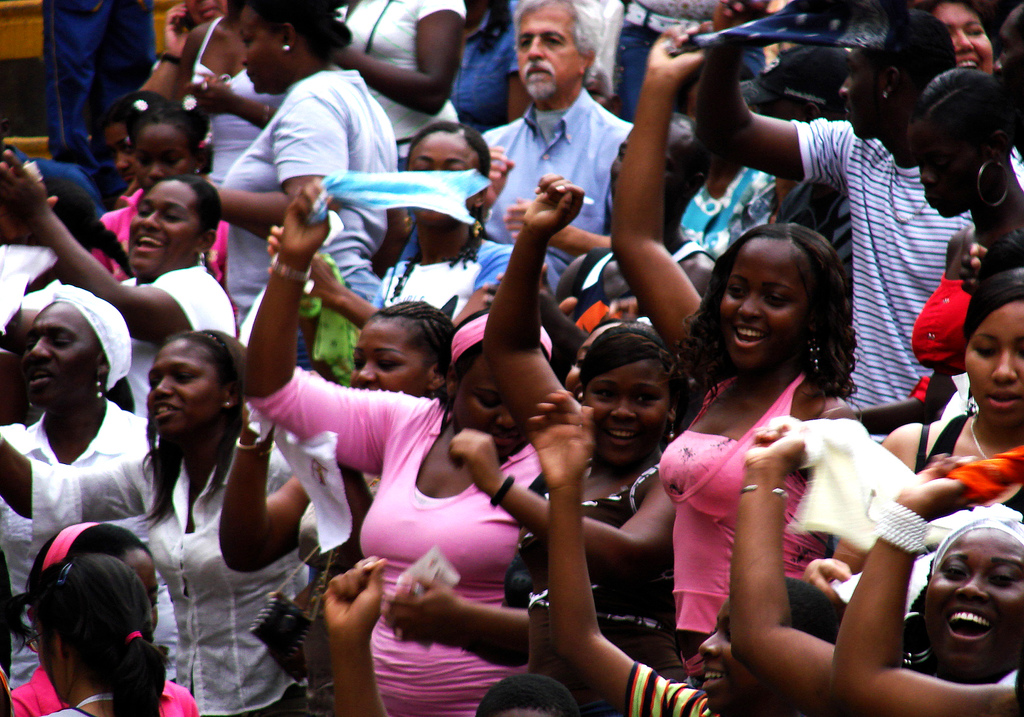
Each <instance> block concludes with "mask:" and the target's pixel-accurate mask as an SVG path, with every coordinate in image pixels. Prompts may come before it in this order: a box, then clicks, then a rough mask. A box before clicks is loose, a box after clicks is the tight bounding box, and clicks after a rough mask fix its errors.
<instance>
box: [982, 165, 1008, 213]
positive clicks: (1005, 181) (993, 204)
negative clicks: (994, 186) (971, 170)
mask: <svg viewBox="0 0 1024 717" xmlns="http://www.w3.org/2000/svg"><path fill="white" fill-rule="evenodd" d="M990 164H994V165H995V166H997V167H999V170H1000V171H1001V172H1002V173H1003V194H1002V196H1000V197H999V199H997V200H996V201H994V202H990V201H989V200H987V199H985V194H984V193H983V192H982V191H981V175H983V174H984V173H985V170H986V169H987V168H988V166H989V165H990ZM975 185H976V186H977V189H978V199H980V200H981V201H983V202H985V204H987V205H989V206H990V207H998V206H999V205H1000V204H1002V203H1003V202H1005V201H1006V195H1007V194H1009V193H1010V181H1009V180H1008V179H1007V178H1006V167H1004V166H1003V165H1001V164H1000V163H999V162H997V161H996V160H994V159H990V160H988V161H987V162H985V163H984V164H983V165H981V167H980V168H979V169H978V178H977V180H975Z"/></svg>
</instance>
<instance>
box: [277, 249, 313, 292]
mask: <svg viewBox="0 0 1024 717" xmlns="http://www.w3.org/2000/svg"><path fill="white" fill-rule="evenodd" d="M270 271H271V273H274V274H277V275H278V276H280V277H281V278H282V279H287V280H288V281H294V282H296V283H299V284H303V285H305V283H306V282H307V281H309V277H310V275H311V274H312V273H313V270H312V268H308V269H306V270H305V271H299V270H298V269H295V268H293V267H290V266H288V265H287V264H285V263H284V262H282V261H281V255H280V254H277V255H275V256H274V261H272V262H270Z"/></svg>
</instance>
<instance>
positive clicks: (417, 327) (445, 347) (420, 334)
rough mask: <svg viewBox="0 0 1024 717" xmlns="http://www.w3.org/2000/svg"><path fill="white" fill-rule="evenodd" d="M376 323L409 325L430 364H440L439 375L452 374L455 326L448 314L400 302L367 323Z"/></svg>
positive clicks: (418, 303)
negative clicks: (449, 371) (450, 372)
mask: <svg viewBox="0 0 1024 717" xmlns="http://www.w3.org/2000/svg"><path fill="white" fill-rule="evenodd" d="M373 321H402V322H403V323H405V324H407V325H408V327H409V328H410V329H411V331H410V334H409V338H410V340H412V341H413V343H414V344H415V345H416V347H417V348H420V349H423V350H424V351H425V352H426V354H427V359H428V361H431V362H434V363H436V364H437V372H438V373H439V374H441V375H442V376H444V375H445V374H446V373H448V366H449V365H450V364H451V362H452V336H454V335H455V326H454V325H453V324H452V320H451V318H449V316H448V314H446V313H444V312H443V311H441V310H440V309H438V308H437V307H435V306H431V305H430V304H428V303H427V302H425V301H399V302H397V303H395V304H392V305H391V306H385V307H384V308H383V309H380V310H379V311H377V312H376V313H375V314H374V315H373V316H371V317H370V319H369V321H367V322H366V323H367V325H369V324H370V322H373ZM364 328H365V327H364Z"/></svg>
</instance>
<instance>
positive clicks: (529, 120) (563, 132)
mask: <svg viewBox="0 0 1024 717" xmlns="http://www.w3.org/2000/svg"><path fill="white" fill-rule="evenodd" d="M535 116H536V109H535V108H534V107H533V106H532V105H531V106H530V108H529V109H528V110H527V111H526V114H525V115H523V117H522V118H520V119H517V120H516V121H515V122H512V123H510V124H507V125H503V126H501V127H495V128H494V129H492V130H491V131H489V132H487V133H486V134H485V135H484V139H486V140H487V144H488V145H490V146H492V147H494V146H500V147H504V148H505V154H506V155H508V157H509V159H511V160H512V161H514V162H515V168H514V169H513V170H512V171H511V172H509V175H508V182H507V183H506V184H505V189H504V190H503V191H502V192H501V194H500V195H499V196H498V201H497V202H495V204H494V207H492V208H491V216H490V218H489V219H488V220H487V238H488V239H491V240H492V241H496V242H500V243H503V244H511V243H512V237H511V236H510V235H509V233H508V230H507V229H506V228H505V210H506V209H507V208H508V207H509V206H511V205H512V204H515V202H516V200H517V199H532V198H533V197H534V196H535V195H534V190H535V189H536V188H537V182H538V181H539V180H540V178H541V177H543V176H544V175H545V174H549V173H554V174H560V175H562V176H563V177H565V178H566V179H568V180H570V181H571V182H572V183H573V184H575V185H577V186H579V187H582V188H583V190H584V191H585V192H586V193H587V196H588V197H590V198H591V199H593V200H594V203H593V204H584V205H583V208H582V209H581V210H580V214H579V216H578V217H576V220H575V221H574V222H573V226H575V227H578V228H580V229H583V230H585V231H588V232H593V233H595V234H607V233H608V229H609V225H610V221H611V166H612V162H614V161H615V157H616V156H617V155H618V152H619V145H620V144H622V142H623V140H625V139H626V135H628V134H629V131H630V130H631V129H632V128H633V125H631V124H630V123H629V122H626V121H625V120H621V119H619V118H618V117H616V116H615V115H613V114H612V113H610V112H608V111H607V110H605V109H604V108H603V107H601V105H599V104H597V102H595V101H594V100H593V99H592V98H591V97H590V94H589V93H588V92H587V91H586V90H583V91H581V92H580V95H579V97H578V98H576V101H575V102H573V103H572V106H571V107H569V109H568V110H567V111H566V113H565V115H564V116H563V117H562V119H561V120H560V121H559V123H558V125H557V127H556V128H555V134H554V137H553V138H552V140H551V142H546V141H545V140H544V138H543V137H542V136H541V133H540V131H539V129H538V127H537V122H536V119H535ZM572 259H573V257H571V256H570V255H568V254H566V253H565V252H563V251H560V250H558V249H548V279H549V281H551V282H552V286H554V285H555V284H556V282H557V280H558V277H559V276H561V274H562V272H563V271H564V270H565V267H566V266H567V265H568V263H569V262H570V261H571V260H572Z"/></svg>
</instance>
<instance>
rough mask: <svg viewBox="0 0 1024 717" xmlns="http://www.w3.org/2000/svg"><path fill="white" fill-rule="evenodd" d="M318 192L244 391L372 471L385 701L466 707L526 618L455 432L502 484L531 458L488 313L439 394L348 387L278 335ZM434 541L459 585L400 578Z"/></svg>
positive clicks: (369, 550) (418, 710)
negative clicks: (507, 589) (507, 581)
mask: <svg viewBox="0 0 1024 717" xmlns="http://www.w3.org/2000/svg"><path fill="white" fill-rule="evenodd" d="M318 191H319V187H318V186H315V185H314V186H309V187H307V188H306V189H305V190H304V191H303V192H302V194H300V195H299V196H298V197H297V198H296V199H295V200H294V201H293V202H292V204H291V206H290V207H289V210H288V213H287V215H286V218H285V228H284V231H283V233H282V236H281V241H280V251H279V253H278V255H277V258H276V259H275V262H274V264H273V266H272V268H271V273H270V280H269V282H268V284H267V292H266V295H265V297H264V299H263V303H262V304H261V306H260V309H259V313H258V315H257V318H256V322H255V325H254V327H253V332H252V336H251V338H250V342H249V364H248V373H247V379H246V394H247V396H248V397H249V398H250V401H251V403H252V405H253V406H254V407H255V408H257V409H258V410H259V411H260V412H261V413H262V414H263V415H264V416H268V417H270V418H271V419H273V420H274V421H275V422H276V423H277V424H278V425H279V426H280V427H282V428H285V429H287V430H289V431H291V432H292V433H294V434H296V435H297V436H298V437H299V438H309V437H312V436H315V435H319V434H322V433H324V432H327V431H330V432H333V433H335V434H336V435H337V438H336V451H335V452H336V458H337V460H338V462H339V463H341V464H343V465H346V466H350V467H352V468H355V469H357V470H360V471H363V472H364V473H371V474H380V476H381V480H380V486H379V489H378V492H377V496H376V498H375V499H374V502H373V505H372V507H371V508H370V510H369V513H368V514H367V516H366V519H365V522H364V523H363V526H362V532H361V536H360V540H361V544H362V549H363V553H364V554H366V555H378V556H380V557H383V558H386V559H387V561H388V565H387V567H386V568H385V575H384V579H385V585H386V590H387V593H388V595H389V602H388V607H387V609H386V610H385V614H384V619H383V620H382V621H381V622H380V623H378V624H377V626H376V628H375V630H374V635H373V652H374V663H375V669H376V673H377V679H378V684H379V686H380V690H381V694H382V696H383V698H384V703H385V706H386V707H387V711H388V714H390V715H391V716H392V717H403V716H408V717H418V716H421V715H426V714H429V715H451V716H460V717H461V716H463V715H465V716H466V717H468V716H469V715H473V714H474V713H475V710H476V706H477V704H478V703H479V701H480V698H481V697H482V696H483V694H484V693H485V692H486V691H487V689H488V688H489V687H490V686H491V685H492V684H494V683H495V682H497V681H498V680H500V679H502V678H503V677H505V676H507V675H509V674H511V673H512V672H514V671H515V668H510V667H507V666H506V665H508V664H521V663H522V662H523V661H524V660H525V653H526V647H527V617H526V611H525V610H513V609H510V608H507V607H504V606H503V605H502V601H503V595H504V576H505V571H506V569H507V567H508V565H509V563H510V562H511V560H512V557H513V555H514V554H515V548H516V542H517V540H518V536H519V529H518V526H517V524H516V522H515V521H514V520H513V519H512V518H511V517H510V516H509V515H508V514H507V513H505V511H503V510H501V509H500V508H497V507H495V506H496V505H497V504H496V503H493V502H492V501H491V499H490V497H489V496H488V495H487V494H486V493H484V492H482V491H480V490H479V489H478V488H476V487H475V486H474V485H473V480H472V477H471V475H470V472H469V469H468V467H467V465H466V464H465V461H464V460H463V456H462V455H461V454H459V453H458V452H457V449H453V439H454V438H455V436H456V435H457V434H458V433H459V432H460V431H464V430H476V431H480V432H483V433H486V434H488V435H489V436H490V437H491V438H492V439H493V444H494V446H495V447H496V451H495V452H496V454H497V460H498V461H499V462H500V467H499V468H498V470H500V471H501V473H502V474H503V475H505V476H507V477H508V478H507V479H506V481H507V485H508V486H509V487H511V485H513V484H516V485H523V486H526V485H529V484H530V483H531V482H533V480H534V479H536V477H537V475H538V473H539V472H540V468H539V464H538V463H537V459H536V455H535V453H534V451H533V449H532V448H531V447H530V446H529V445H528V444H527V443H526V439H525V438H524V437H523V435H522V433H520V431H519V430H518V429H517V428H516V425H515V422H514V421H513V420H512V418H511V416H510V415H509V413H508V410H507V409H506V408H505V407H504V405H503V404H502V402H501V398H500V396H499V395H498V391H497V387H496V386H495V383H494V378H493V377H492V376H491V373H490V369H489V368H488V365H487V362H486V361H483V360H482V359H481V352H482V347H481V342H482V339H483V332H484V325H485V323H486V316H485V315H484V316H479V317H477V318H475V319H471V320H469V321H467V322H466V323H465V324H463V325H462V327H460V328H459V330H458V331H457V332H456V334H455V338H454V340H453V342H452V366H451V368H450V369H449V371H448V374H447V380H446V384H447V394H448V399H447V400H438V399H427V398H415V397H411V396H406V395H402V394H396V393H388V392H384V391H361V390H358V389H351V388H345V387H342V386H338V385H336V384H331V383H328V382H326V381H323V380H322V379H319V378H318V377H316V376H314V375H311V374H309V373H307V372H305V371H296V370H295V359H294V355H293V354H292V352H288V351H281V350H280V347H281V346H284V345H291V343H288V342H293V341H295V340H296V332H297V318H296V317H297V311H298V304H299V300H300V299H301V297H302V290H303V287H304V285H305V277H306V274H307V271H308V268H309V265H310V262H311V261H312V258H313V255H314V254H315V253H316V251H317V249H318V248H319V246H320V244H321V242H323V240H324V238H325V237H326V231H327V226H326V224H325V223H318V224H314V225H312V226H309V225H306V223H305V222H306V217H307V216H308V215H309V213H310V208H311V206H312V204H313V202H314V200H315V199H316V196H317V192H318ZM506 490H507V488H506ZM435 546H436V547H438V548H439V549H440V550H441V552H442V553H443V554H444V556H445V557H446V558H447V560H448V561H450V562H451V564H452V565H453V567H454V568H455V570H456V571H457V572H458V575H459V577H458V583H457V585H456V586H455V587H454V589H452V588H449V587H446V586H445V584H444V583H443V582H442V581H440V580H434V581H431V580H412V581H411V582H409V583H405V582H404V581H403V582H402V583H401V584H400V583H399V576H400V575H401V574H402V573H403V572H404V571H405V570H406V569H407V568H408V567H409V566H410V565H412V564H413V563H414V562H416V561H417V560H418V559H419V558H420V557H422V556H423V555H424V554H425V553H427V552H428V551H430V550H431V548H433V547H435Z"/></svg>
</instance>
